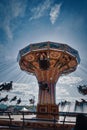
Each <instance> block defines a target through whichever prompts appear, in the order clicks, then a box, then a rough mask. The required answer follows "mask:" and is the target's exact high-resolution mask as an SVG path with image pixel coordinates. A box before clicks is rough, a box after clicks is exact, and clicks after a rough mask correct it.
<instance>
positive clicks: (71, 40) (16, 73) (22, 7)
mask: <svg viewBox="0 0 87 130" xmlns="http://www.w3.org/2000/svg"><path fill="white" fill-rule="evenodd" d="M86 35H87V0H0V82H4V81H5V82H7V81H10V80H13V81H14V82H23V83H29V82H30V80H31V78H32V76H28V75H27V74H26V73H24V72H22V71H21V70H20V68H19V65H18V63H17V60H16V59H17V55H18V51H19V50H20V49H22V48H23V47H25V46H26V45H29V44H30V43H37V42H42V41H53V42H60V43H66V44H68V45H70V46H71V47H73V48H74V49H76V50H78V52H79V55H80V58H81V63H80V65H79V67H78V69H77V70H76V72H74V73H72V74H71V75H70V76H72V78H70V79H73V80H72V82H71V80H70V79H69V78H68V77H66V78H65V79H66V80H65V84H66V85H67V83H70V84H73V83H74V84H75V83H78V84H79V83H83V84H84V83H87V70H86V67H87V58H86V57H87V36H86ZM33 79H34V80H35V78H34V77H33ZM62 80H63V79H62ZM60 81H61V79H60ZM60 81H59V84H61V82H60ZM35 82H36V81H35ZM68 85H69V84H68Z"/></svg>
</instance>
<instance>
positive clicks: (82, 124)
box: [74, 114, 87, 130]
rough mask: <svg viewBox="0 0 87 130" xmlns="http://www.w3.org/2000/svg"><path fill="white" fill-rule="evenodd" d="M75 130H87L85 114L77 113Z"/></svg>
mask: <svg viewBox="0 0 87 130" xmlns="http://www.w3.org/2000/svg"><path fill="white" fill-rule="evenodd" d="M74 130H87V117H86V116H85V115H83V114H78V115H77V117H76V125H75V127H74Z"/></svg>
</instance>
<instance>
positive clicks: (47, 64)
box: [18, 42, 80, 83]
mask: <svg viewBox="0 0 87 130" xmlns="http://www.w3.org/2000/svg"><path fill="white" fill-rule="evenodd" d="M18 61H19V65H20V68H21V69H22V70H25V71H27V72H29V73H32V74H34V75H36V77H37V79H38V81H39V82H40V81H45V82H53V83H56V82H57V80H58V77H59V76H60V75H62V74H68V73H71V72H73V71H75V70H76V68H77V65H78V64H79V63H80V57H79V54H78V51H76V50H75V49H73V48H71V47H70V46H68V45H66V44H61V43H53V42H42V43H35V44H30V45H29V46H27V47H25V48H23V49H22V50H20V51H19V54H18Z"/></svg>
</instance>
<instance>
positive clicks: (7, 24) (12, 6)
mask: <svg viewBox="0 0 87 130" xmlns="http://www.w3.org/2000/svg"><path fill="white" fill-rule="evenodd" d="M26 5H27V4H26V0H25V2H24V1H23V0H18V1H16V0H12V1H11V2H8V5H6V7H4V5H3V6H1V7H2V8H1V10H4V11H2V14H3V17H4V19H3V23H1V24H2V26H0V28H3V30H4V31H5V33H6V35H7V37H8V39H10V40H12V39H13V30H12V28H13V27H12V26H11V22H12V20H14V19H15V18H17V17H23V16H24V13H25V9H26ZM13 26H17V25H13Z"/></svg>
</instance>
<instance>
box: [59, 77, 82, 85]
mask: <svg viewBox="0 0 87 130" xmlns="http://www.w3.org/2000/svg"><path fill="white" fill-rule="evenodd" d="M81 81H82V79H81V78H80V77H73V76H66V77H61V78H60V79H59V83H60V84H66V85H71V84H76V83H79V82H81Z"/></svg>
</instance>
